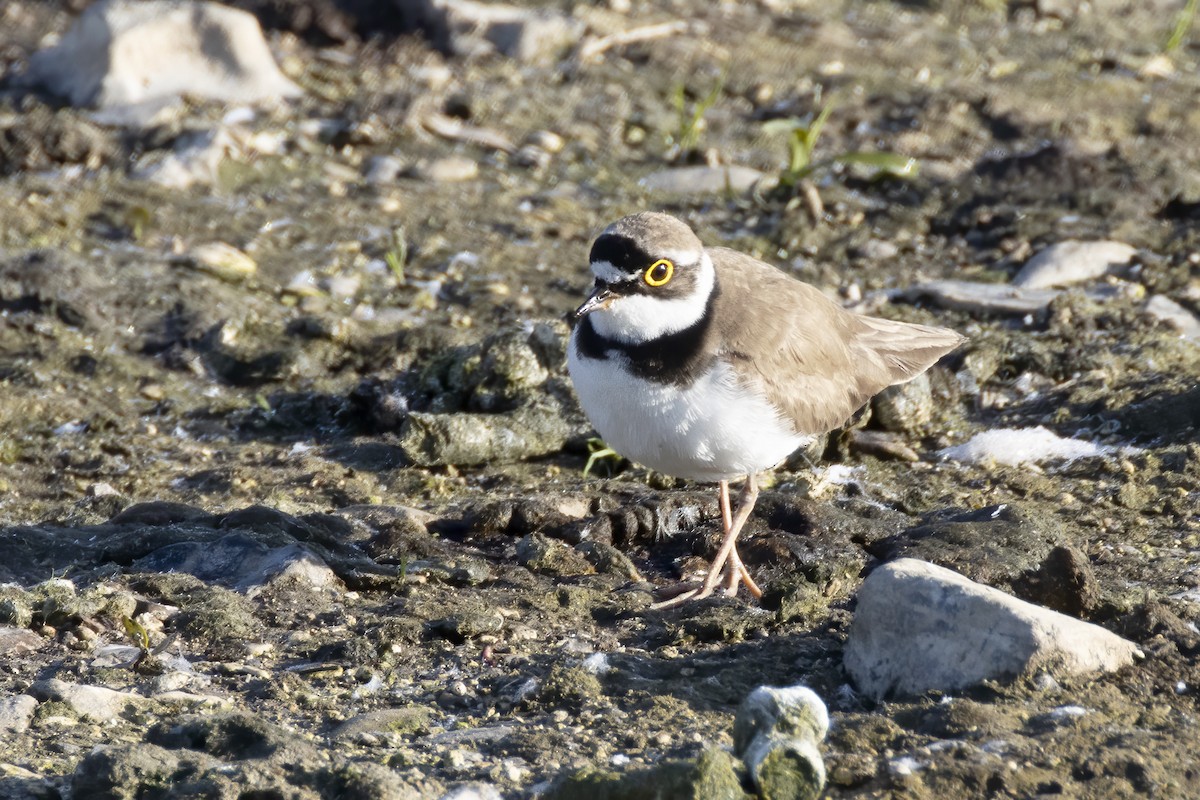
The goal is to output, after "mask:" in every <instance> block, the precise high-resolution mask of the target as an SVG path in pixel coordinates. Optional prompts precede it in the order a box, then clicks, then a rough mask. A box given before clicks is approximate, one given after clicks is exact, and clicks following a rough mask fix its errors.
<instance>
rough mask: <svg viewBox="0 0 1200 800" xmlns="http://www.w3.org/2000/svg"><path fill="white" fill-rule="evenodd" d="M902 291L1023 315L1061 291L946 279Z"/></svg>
mask: <svg viewBox="0 0 1200 800" xmlns="http://www.w3.org/2000/svg"><path fill="white" fill-rule="evenodd" d="M1142 291H1144V290H1143V289H1142V288H1141V287H1140V286H1137V285H1133V284H1123V285H1116V286H1096V287H1092V288H1090V289H1088V290H1087V291H1086V292H1085V294H1086V295H1087V296H1088V297H1089V298H1091V299H1092V300H1096V301H1100V302H1103V301H1105V300H1110V299H1112V298H1114V297H1129V296H1133V297H1136V296H1138V295H1139V293H1140V292H1142ZM899 294H900V295H901V296H903V297H907V298H908V299H909V300H921V299H928V300H932V301H933V302H934V303H936V304H937V305H939V306H941V307H942V308H948V309H951V310H954V311H967V312H971V313H976V314H1016V315H1021V314H1034V313H1037V312H1039V311H1042V310H1044V309H1045V308H1046V307H1047V306H1049V305H1050V303H1051V302H1053V300H1054V298H1056V297H1058V296H1059V295H1060V294H1062V291H1061V290H1060V289H1034V288H1031V287H1027V286H1013V285H1011V284H1006V283H982V282H980V281H953V280H947V281H929V282H928V283H921V284H917V285H916V286H914V287H912V288H911V289H908V290H906V291H904V292H901V293H899Z"/></svg>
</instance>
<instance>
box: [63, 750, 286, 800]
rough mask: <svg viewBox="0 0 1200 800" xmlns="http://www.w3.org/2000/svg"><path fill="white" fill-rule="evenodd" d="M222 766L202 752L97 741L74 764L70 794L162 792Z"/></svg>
mask: <svg viewBox="0 0 1200 800" xmlns="http://www.w3.org/2000/svg"><path fill="white" fill-rule="evenodd" d="M221 766H223V765H222V764H221V762H220V761H218V760H217V759H215V758H213V757H212V756H208V755H205V754H203V753H194V752H187V751H179V750H168V749H166V748H162V747H157V746H155V745H149V744H118V745H100V746H98V747H96V748H95V749H93V750H92V751H91V752H90V753H88V754H87V755H86V756H85V757H84V758H83V760H81V761H80V762H79V764H78V766H76V768H75V774H74V776H73V777H72V781H71V782H72V787H73V791H72V793H71V797H72V798H74V800H113V798H129V797H138V796H142V795H145V794H149V793H150V792H151V791H153V792H162V790H163V788H164V787H176V788H178V787H179V782H180V780H181V779H182V778H183V776H192V775H196V774H202V773H204V772H205V771H207V770H215V769H216V768H218V767H221ZM193 780H194V778H193ZM210 788H211V787H210ZM259 788H260V790H261V789H262V786H261V785H259ZM233 796H236V793H235V794H234V795H233Z"/></svg>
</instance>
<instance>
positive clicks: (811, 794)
mask: <svg viewBox="0 0 1200 800" xmlns="http://www.w3.org/2000/svg"><path fill="white" fill-rule="evenodd" d="M828 732H829V711H828V710H827V709H826V708H825V703H823V702H822V701H821V698H820V697H819V696H818V695H817V693H816V692H814V691H813V690H812V689H809V688H808V687H807V686H785V687H775V686H760V687H758V688H757V689H755V690H754V691H753V692H751V693H750V694H749V695H747V696H746V699H745V700H743V701H742V704H741V706H739V707H738V710H737V715H736V716H735V717H734V721H733V750H734V752H735V753H737V754H738V755H739V756H741V758H742V760H743V761H744V762H745V764H746V769H747V770H748V771H749V772H750V779H751V780H752V781H754V785H755V787H756V788H757V789H758V790H759V792H760V795H761V796H763V797H784V796H786V797H788V798H795V800H809V799H810V798H811V799H812V800H815V799H816V798H818V797H820V796H821V790H822V789H823V788H824V787H825V761H824V760H823V759H822V758H821V750H820V747H819V746H820V744H821V741H822V740H824V738H825V735H826V734H827V733H828Z"/></svg>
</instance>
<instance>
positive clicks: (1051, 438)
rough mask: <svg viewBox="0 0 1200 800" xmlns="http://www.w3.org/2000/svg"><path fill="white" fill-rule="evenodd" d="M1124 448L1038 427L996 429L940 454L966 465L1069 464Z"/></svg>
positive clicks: (944, 450)
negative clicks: (1063, 436)
mask: <svg viewBox="0 0 1200 800" xmlns="http://www.w3.org/2000/svg"><path fill="white" fill-rule="evenodd" d="M1121 449H1122V448H1116V447H1109V446H1107V445H1100V444H1095V443H1093V442H1085V441H1083V440H1081V439H1064V438H1062V437H1060V436H1058V435H1057V434H1055V433H1052V432H1051V431H1049V430H1047V429H1045V428H1043V427H1042V426H1040V425H1039V426H1037V427H1036V428H997V429H996V430H991V431H984V432H983V433H977V434H975V435H974V436H972V437H971V438H970V439H969V440H968V441H966V442H965V443H963V444H958V445H954V446H953V447H947V448H945V449H943V450H940V451H939V452H938V455H940V456H941V457H942V458H949V459H952V460H954V461H961V462H962V463H964V464H978V465H981V466H988V465H990V464H1007V465H1008V466H1017V465H1019V464H1041V463H1044V462H1047V461H1064V462H1068V463H1069V462H1071V461H1075V460H1076V459H1080V458H1093V457H1095V456H1102V455H1106V454H1108V453H1112V452H1115V451H1119V450H1121ZM1126 449H1129V448H1126Z"/></svg>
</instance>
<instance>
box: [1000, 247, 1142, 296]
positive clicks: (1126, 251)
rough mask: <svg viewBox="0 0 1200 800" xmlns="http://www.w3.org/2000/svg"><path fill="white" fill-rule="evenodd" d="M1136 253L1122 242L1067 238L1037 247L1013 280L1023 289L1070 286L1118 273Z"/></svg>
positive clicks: (1122, 271)
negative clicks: (1041, 247) (1083, 240)
mask: <svg viewBox="0 0 1200 800" xmlns="http://www.w3.org/2000/svg"><path fill="white" fill-rule="evenodd" d="M1135 255H1137V251H1136V250H1134V249H1133V248H1132V247H1130V246H1129V245H1127V244H1125V243H1124V242H1113V241H1098V242H1080V241H1076V240H1074V239H1068V240H1067V241H1064V242H1058V243H1057V244H1052V245H1050V246H1049V247H1047V248H1045V249H1043V250H1041V251H1039V252H1038V253H1037V255H1035V256H1033V258H1031V259H1029V260H1028V261H1026V262H1025V266H1023V267H1021V271H1020V272H1018V273H1017V274H1016V276H1015V277H1014V278H1013V280H1012V282H1013V285H1014V286H1020V287H1022V288H1025V289H1051V288H1057V287H1063V286H1071V285H1072V284H1076V283H1084V282H1086V281H1090V280H1093V279H1095V278H1100V277H1103V276H1104V275H1120V274H1122V273H1124V272H1125V270H1126V269H1128V267H1129V262H1130V261H1131V260H1132V259H1133V257H1134V256H1135Z"/></svg>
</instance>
